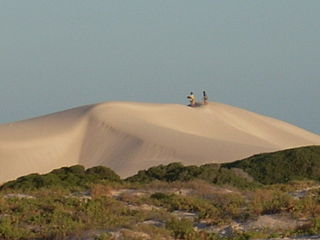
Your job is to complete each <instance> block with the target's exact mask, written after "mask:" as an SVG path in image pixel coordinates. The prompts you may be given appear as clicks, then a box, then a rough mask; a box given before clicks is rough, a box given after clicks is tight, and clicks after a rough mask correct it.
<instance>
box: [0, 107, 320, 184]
mask: <svg viewBox="0 0 320 240" xmlns="http://www.w3.org/2000/svg"><path fill="white" fill-rule="evenodd" d="M306 145H320V136H319V135H317V134H313V133H311V132H308V131H306V130H303V129H301V128H298V127H296V126H293V125H291V124H288V123H286V122H283V121H279V120H276V119H274V118H269V117H266V116H262V115H259V114H256V113H252V112H249V111H246V110H243V109H240V108H236V107H233V106H229V105H225V104H221V103H215V102H210V103H209V104H208V105H206V106H202V107H198V108H191V107H187V106H184V105H178V104H151V103H132V102H106V103H100V104H95V105H89V106H84V107H78V108H74V109H71V110H66V111H63V112H59V113H54V114H50V115H47V116H43V117H38V118H34V119H30V120H24V121H20V122H14V123H9V124H3V125H0V182H4V181H8V180H12V179H15V178H17V177H19V176H22V175H26V174H29V173H35V172H38V173H45V172H48V171H50V170H52V169H54V168H59V167H62V166H70V165H74V164H82V165H84V166H86V167H91V166H96V165H104V166H108V167H110V168H112V169H113V170H115V171H116V172H117V173H118V174H120V175H121V176H123V177H125V176H129V175H133V174H134V173H136V172H137V171H138V170H141V169H145V168H148V167H150V166H154V165H158V164H167V163H170V162H173V161H180V162H182V163H184V164H197V165H198V164H204V163H221V162H231V161H234V160H239V159H242V158H245V157H248V156H250V155H253V154H257V153H261V152H269V151H276V150H282V149H286V148H292V147H300V146H306Z"/></svg>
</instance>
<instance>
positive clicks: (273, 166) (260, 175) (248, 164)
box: [222, 146, 320, 184]
mask: <svg viewBox="0 0 320 240" xmlns="http://www.w3.org/2000/svg"><path fill="white" fill-rule="evenodd" d="M222 167H225V168H230V169H232V168H240V169H243V170H244V171H245V172H247V173H248V174H250V175H251V176H252V177H253V178H254V179H255V180H256V181H258V182H260V183H263V184H275V183H287V182H290V181H293V180H308V179H309V180H317V181H318V180H320V146H309V147H301V148H295V149H288V150H284V151H279V152H274V153H265V154H259V155H255V156H252V157H249V158H247V159H243V160H240V161H236V162H233V163H226V164H223V165H222Z"/></svg>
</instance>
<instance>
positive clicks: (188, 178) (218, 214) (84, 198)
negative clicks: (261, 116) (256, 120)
mask: <svg viewBox="0 0 320 240" xmlns="http://www.w3.org/2000/svg"><path fill="white" fill-rule="evenodd" d="M318 153H319V147H307V148H299V149H292V150H286V151H282V152H277V153H272V154H262V155H257V156H253V157H251V158H248V159H245V160H242V161H238V162H234V163H230V164H223V165H217V164H207V165H203V166H200V167H197V166H183V165H182V164H181V163H172V164H169V165H160V166H156V167H152V168H150V169H148V170H145V171H140V172H139V173H138V174H136V175H135V176H132V177H130V178H128V179H124V180H122V179H120V177H119V176H118V175H117V174H115V173H114V172H113V171H112V170H110V169H109V168H106V167H101V166H100V167H93V168H89V169H85V168H84V167H83V166H80V165H76V166H72V167H64V168H60V169H56V170H53V171H51V172H50V173H47V174H43V175H40V174H30V175H27V176H23V177H20V178H18V179H17V180H15V181H10V182H8V183H5V184H3V185H2V186H1V187H0V239H77V238H90V239H117V238H116V237H115V236H120V237H121V238H122V239H155V240H157V239H159V240H160V239H187V240H194V239H221V240H222V239H231V240H232V239H233V240H237V239H239V240H240V239H251V238H271V237H286V236H301V235H308V234H309V235H314V234H320V220H319V215H320V184H319V182H318V180H319V179H318V177H319V176H320V174H319V175H318V177H317V171H318V170H317V169H318V161H319V158H318ZM290 159H291V160H292V161H291V160H290ZM292 164H293V165H295V164H297V166H298V167H297V166H289V165H292ZM313 168H314V169H313ZM285 169H286V170H287V171H285ZM277 171H278V172H277ZM261 216H278V217H279V218H281V217H282V218H285V219H288V221H291V222H290V223H288V224H287V225H288V227H287V228H285V229H279V228H278V227H277V226H275V227H274V228H270V229H269V228H261V229H256V228H253V229H250V228H248V227H247V228H246V229H244V228H242V229H241V228H233V225H234V224H235V223H237V224H238V225H239V224H240V225H241V224H243V225H246V224H249V223H252V222H255V221H258V219H259V218H260V217H261ZM301 219H303V221H302V220H301ZM285 221H286V220H285ZM301 221H302V223H301V224H296V225H295V224H293V223H296V222H299V223H300V222H301ZM291 225H292V226H291ZM121 238H120V239H121Z"/></svg>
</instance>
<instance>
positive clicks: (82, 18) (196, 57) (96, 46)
mask: <svg viewBox="0 0 320 240" xmlns="http://www.w3.org/2000/svg"><path fill="white" fill-rule="evenodd" d="M319 12H320V1H319V0H308V1H301V0H265V1H256V0H251V1H246V0H242V1H239V0H233V1H228V0H201V1H196V0H192V1H191V0H121V1H120V0H114V1H108V0H100V1H98V0H87V1H82V0H55V1H50V0H47V1H45V0H37V1H36V0H28V1H23V0H20V1H16V0H6V1H5V0H0V89H1V93H0V104H1V105H0V111H1V115H0V122H8V121H16V120H21V119H25V118H31V117H34V116H38V115H43V114H47V113H51V112H55V111H60V110H63V109H67V108H71V107H76V106H79V105H85V104H91V103H95V102H101V101H110V100H124V101H147V102H161V103H162V102H165V103H182V104H183V103H186V99H185V96H186V95H187V94H188V93H189V92H190V91H191V90H193V91H194V92H195V93H197V94H198V95H199V96H200V94H201V91H202V90H203V89H205V90H207V92H208V94H209V98H210V100H214V101H219V102H224V103H227V104H232V105H235V106H239V107H242V108H246V109H248V110H251V111H254V112H258V113H262V114H265V115H269V116H272V117H276V118H278V119H282V120H285V121H288V122H290V123H293V124H296V125H298V126H300V127H303V128H306V129H308V130H311V131H313V132H316V133H318V134H319V133H320V124H319V122H320V111H319V102H320V96H319V90H320V46H319V44H320V14H319Z"/></svg>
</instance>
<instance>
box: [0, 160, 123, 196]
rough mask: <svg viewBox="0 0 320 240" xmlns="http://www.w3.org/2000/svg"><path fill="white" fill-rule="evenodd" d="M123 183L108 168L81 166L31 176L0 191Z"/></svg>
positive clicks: (11, 182) (13, 182)
mask: <svg viewBox="0 0 320 240" xmlns="http://www.w3.org/2000/svg"><path fill="white" fill-rule="evenodd" d="M106 181H110V182H121V180H120V177H119V176H118V175H117V174H115V173H114V172H113V171H112V170H111V169H109V168H106V167H102V166H99V167H93V168H89V169H87V170H85V169H84V167H83V166H81V165H75V166H71V167H63V168H59V169H55V170H53V171H51V172H50V173H47V174H43V175H40V174H36V173H34V174H29V175H27V176H23V177H20V178H18V179H17V180H15V181H10V182H7V183H5V184H3V185H2V186H1V187H0V190H4V189H21V190H33V189H39V188H43V187H57V186H62V187H65V188H88V186H89V185H90V184H92V183H100V182H106Z"/></svg>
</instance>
